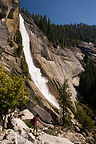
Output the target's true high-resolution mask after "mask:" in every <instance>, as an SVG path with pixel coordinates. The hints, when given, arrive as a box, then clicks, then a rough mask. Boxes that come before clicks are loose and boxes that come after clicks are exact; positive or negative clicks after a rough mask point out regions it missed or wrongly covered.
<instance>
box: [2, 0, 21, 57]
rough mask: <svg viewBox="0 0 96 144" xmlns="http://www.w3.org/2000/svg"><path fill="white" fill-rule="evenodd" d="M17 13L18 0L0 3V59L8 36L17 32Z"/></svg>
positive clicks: (3, 0) (6, 0) (5, 0)
mask: <svg viewBox="0 0 96 144" xmlns="http://www.w3.org/2000/svg"><path fill="white" fill-rule="evenodd" d="M18 12H19V1H18V0H1V1H0V59H1V55H2V53H3V52H4V50H5V48H6V47H7V40H8V36H9V35H14V33H15V32H16V30H17V27H18V24H19V19H18Z"/></svg>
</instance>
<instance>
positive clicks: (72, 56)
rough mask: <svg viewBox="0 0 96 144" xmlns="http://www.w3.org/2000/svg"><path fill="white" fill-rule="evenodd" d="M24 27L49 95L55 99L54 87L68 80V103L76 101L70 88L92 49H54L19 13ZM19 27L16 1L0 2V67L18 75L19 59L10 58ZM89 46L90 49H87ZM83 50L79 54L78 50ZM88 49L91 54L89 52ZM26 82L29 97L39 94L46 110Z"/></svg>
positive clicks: (34, 26) (29, 81)
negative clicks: (84, 59) (70, 99)
mask: <svg viewBox="0 0 96 144" xmlns="http://www.w3.org/2000/svg"><path fill="white" fill-rule="evenodd" d="M22 16H23V18H24V20H25V26H26V29H27V31H28V34H29V37H30V49H31V54H32V57H33V60H34V64H35V66H36V67H38V68H40V70H41V72H42V75H43V76H45V77H46V78H47V79H48V87H49V90H50V92H51V93H52V94H53V95H54V96H55V97H56V98H58V92H57V86H58V84H60V85H62V84H63V82H64V79H68V83H69V87H70V90H71V92H72V100H73V101H75V100H76V94H77V92H76V90H75V87H74V86H78V84H79V74H80V73H81V72H82V71H83V70H84V69H83V67H82V64H81V61H82V60H83V58H84V54H85V50H87V51H88V52H89V53H91V55H92V54H93V55H94V56H95V46H94V45H92V44H87V43H81V44H80V46H79V47H78V48H74V47H72V48H70V49H67V48H64V49H62V48H61V47H60V46H56V45H55V46H54V44H52V43H51V42H49V41H48V39H47V38H46V37H45V36H44V34H43V33H42V32H41V31H40V30H39V29H38V27H37V26H36V25H35V24H34V22H33V20H32V18H30V17H26V16H25V15H24V14H22ZM18 28H19V1H18V0H1V1H0V65H4V67H5V68H6V69H7V70H8V71H10V72H12V71H14V70H15V72H16V73H17V74H22V70H21V67H20V58H18V57H16V56H15V55H14V51H15V49H16V48H17V47H18V46H17V44H16V43H15V41H14V36H15V33H16V30H17V29H18ZM8 38H9V39H10V38H11V39H12V41H13V43H14V45H13V46H12V47H10V45H9V43H8ZM91 47H92V49H91ZM82 49H83V51H81V50H82ZM90 49H91V52H90ZM26 83H27V85H28V87H29V89H30V90H31V94H32V95H34V94H35V95H39V96H41V97H42V98H43V99H44V103H45V105H46V103H47V106H48V107H50V105H49V104H48V102H47V101H46V99H45V98H44V96H43V95H42V94H41V92H40V91H39V90H38V88H37V87H36V86H35V84H34V83H33V81H31V80H29V79H27V78H26Z"/></svg>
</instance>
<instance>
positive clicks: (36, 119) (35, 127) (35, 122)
mask: <svg viewBox="0 0 96 144" xmlns="http://www.w3.org/2000/svg"><path fill="white" fill-rule="evenodd" d="M38 118H39V115H38V114H36V116H35V117H34V123H33V126H34V129H33V133H35V131H36V135H37V131H38V128H37V121H38Z"/></svg>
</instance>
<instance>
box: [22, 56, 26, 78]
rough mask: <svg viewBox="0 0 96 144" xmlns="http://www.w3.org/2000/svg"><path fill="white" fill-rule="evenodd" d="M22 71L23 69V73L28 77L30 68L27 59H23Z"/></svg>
mask: <svg viewBox="0 0 96 144" xmlns="http://www.w3.org/2000/svg"><path fill="white" fill-rule="evenodd" d="M21 69H22V73H23V74H24V75H26V76H27V75H28V66H27V64H26V61H25V57H23V58H21Z"/></svg>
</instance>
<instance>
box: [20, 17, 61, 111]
mask: <svg viewBox="0 0 96 144" xmlns="http://www.w3.org/2000/svg"><path fill="white" fill-rule="evenodd" d="M19 17H20V32H21V35H22V41H23V51H24V55H25V59H26V62H27V65H28V70H29V73H30V75H31V78H32V80H33V82H34V83H35V85H36V86H37V87H38V89H39V90H40V91H41V93H42V94H43V95H44V96H45V97H46V99H47V100H48V101H49V102H50V103H52V104H53V105H54V106H56V107H57V108H58V109H59V104H58V102H57V101H56V99H55V97H54V96H53V95H52V94H50V92H49V90H48V87H47V82H48V80H47V79H45V78H44V77H43V76H42V74H41V72H40V69H39V68H36V67H35V66H34V63H33V59H32V56H31V52H30V40H29V35H28V33H27V30H26V28H25V26H24V19H23V18H22V16H21V15H19Z"/></svg>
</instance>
